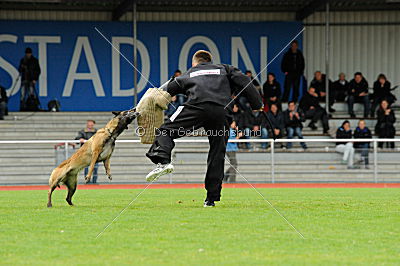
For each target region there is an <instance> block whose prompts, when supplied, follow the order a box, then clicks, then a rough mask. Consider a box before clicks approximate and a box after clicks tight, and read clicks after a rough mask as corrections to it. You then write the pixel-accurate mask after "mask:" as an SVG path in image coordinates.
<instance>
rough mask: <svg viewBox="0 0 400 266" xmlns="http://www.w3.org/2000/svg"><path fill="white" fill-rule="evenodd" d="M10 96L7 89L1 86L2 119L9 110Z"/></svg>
mask: <svg viewBox="0 0 400 266" xmlns="http://www.w3.org/2000/svg"><path fill="white" fill-rule="evenodd" d="M7 103H8V97H7V93H6V89H5V88H4V87H2V86H0V120H4V116H5V115H6V112H7Z"/></svg>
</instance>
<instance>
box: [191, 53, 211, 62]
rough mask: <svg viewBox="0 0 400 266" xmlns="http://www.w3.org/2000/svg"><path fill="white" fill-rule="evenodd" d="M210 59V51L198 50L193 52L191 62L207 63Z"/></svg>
mask: <svg viewBox="0 0 400 266" xmlns="http://www.w3.org/2000/svg"><path fill="white" fill-rule="evenodd" d="M211 61H212V55H211V53H210V52H208V51H205V50H198V51H197V52H196V53H194V55H193V58H192V62H195V63H199V64H200V63H208V62H211Z"/></svg>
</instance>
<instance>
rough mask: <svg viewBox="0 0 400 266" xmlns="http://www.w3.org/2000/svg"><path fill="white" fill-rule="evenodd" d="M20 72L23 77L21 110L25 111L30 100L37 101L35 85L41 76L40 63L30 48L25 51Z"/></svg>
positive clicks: (20, 64)
mask: <svg viewBox="0 0 400 266" xmlns="http://www.w3.org/2000/svg"><path fill="white" fill-rule="evenodd" d="M19 72H20V75H21V98H20V110H21V111H23V110H25V108H26V106H25V104H26V101H27V100H28V99H36V96H35V85H36V83H37V81H38V79H39V75H40V66H39V61H38V60H37V59H36V58H35V57H34V56H33V55H32V49H31V48H29V47H28V48H26V49H25V56H24V57H23V58H22V59H21V61H20V63H19ZM26 98H27V99H26ZM36 100H37V99H36Z"/></svg>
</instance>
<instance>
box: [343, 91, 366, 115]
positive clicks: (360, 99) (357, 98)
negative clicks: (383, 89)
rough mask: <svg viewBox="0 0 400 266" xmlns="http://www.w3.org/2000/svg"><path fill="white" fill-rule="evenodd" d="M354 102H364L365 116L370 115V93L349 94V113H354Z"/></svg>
mask: <svg viewBox="0 0 400 266" xmlns="http://www.w3.org/2000/svg"><path fill="white" fill-rule="evenodd" d="M354 103H363V104H364V117H368V115H369V97H368V95H365V96H354V95H349V97H347V105H348V109H349V114H352V113H354V111H353V107H354Z"/></svg>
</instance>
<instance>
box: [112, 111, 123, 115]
mask: <svg viewBox="0 0 400 266" xmlns="http://www.w3.org/2000/svg"><path fill="white" fill-rule="evenodd" d="M119 113H121V112H118V111H112V114H113V115H115V116H117V115H119Z"/></svg>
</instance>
